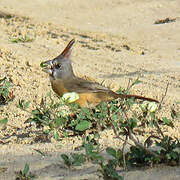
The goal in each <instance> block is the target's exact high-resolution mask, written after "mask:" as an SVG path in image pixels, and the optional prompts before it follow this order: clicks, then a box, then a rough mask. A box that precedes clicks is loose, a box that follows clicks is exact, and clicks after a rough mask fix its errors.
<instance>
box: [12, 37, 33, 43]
mask: <svg viewBox="0 0 180 180" xmlns="http://www.w3.org/2000/svg"><path fill="white" fill-rule="evenodd" d="M9 41H10V42H11V43H27V42H32V41H34V39H33V38H30V37H28V36H27V35H24V36H21V37H16V38H12V39H10V40H9Z"/></svg>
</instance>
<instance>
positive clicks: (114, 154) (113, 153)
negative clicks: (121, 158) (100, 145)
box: [106, 147, 116, 158]
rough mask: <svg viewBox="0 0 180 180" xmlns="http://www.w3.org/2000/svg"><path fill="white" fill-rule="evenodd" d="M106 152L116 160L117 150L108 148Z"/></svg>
mask: <svg viewBox="0 0 180 180" xmlns="http://www.w3.org/2000/svg"><path fill="white" fill-rule="evenodd" d="M106 152H107V153H108V154H110V155H111V156H113V157H114V158H116V150H115V149H113V148H111V147H108V148H106Z"/></svg>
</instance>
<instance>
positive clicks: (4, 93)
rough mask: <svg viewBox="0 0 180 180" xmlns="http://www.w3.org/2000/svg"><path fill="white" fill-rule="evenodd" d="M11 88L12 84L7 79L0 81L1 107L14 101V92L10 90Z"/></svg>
mask: <svg viewBox="0 0 180 180" xmlns="http://www.w3.org/2000/svg"><path fill="white" fill-rule="evenodd" d="M11 86H12V83H11V82H10V81H9V80H8V79H7V78H2V79H0V105H5V104H7V103H8V102H9V101H12V100H13V99H14V95H13V93H12V91H10V90H9V89H10V87H11Z"/></svg>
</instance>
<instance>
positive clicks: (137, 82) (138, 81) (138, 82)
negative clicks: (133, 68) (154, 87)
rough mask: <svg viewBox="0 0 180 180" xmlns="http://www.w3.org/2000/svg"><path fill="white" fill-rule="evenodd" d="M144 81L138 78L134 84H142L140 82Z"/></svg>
mask: <svg viewBox="0 0 180 180" xmlns="http://www.w3.org/2000/svg"><path fill="white" fill-rule="evenodd" d="M142 82H143V81H140V80H136V81H135V82H134V84H140V83H142Z"/></svg>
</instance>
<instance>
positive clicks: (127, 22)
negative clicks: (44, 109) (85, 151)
mask: <svg viewBox="0 0 180 180" xmlns="http://www.w3.org/2000/svg"><path fill="white" fill-rule="evenodd" d="M178 7H180V1H179V0H173V1H172V0H158V1H157V0H151V1H149V0H112V1H109V0H94V1H91V0H86V1H81V0H66V1H63V0H36V1H28V0H21V1H18V0H13V3H12V1H11V0H6V1H5V0H2V1H1V3H0V39H1V41H0V67H1V74H0V77H1V78H2V77H4V76H6V77H8V78H11V80H12V82H13V84H14V86H13V92H14V95H15V99H14V100H13V101H12V102H10V103H9V104H8V105H7V106H2V107H0V110H1V115H0V119H2V118H4V117H8V119H9V122H8V123H9V125H10V126H11V127H10V126H8V128H7V129H6V130H1V132H0V137H1V153H0V167H1V168H3V167H8V169H7V171H5V172H4V173H1V172H0V179H9V180H11V179H14V176H15V175H14V171H17V170H20V169H23V168H24V165H25V163H26V162H27V163H29V164H30V168H31V171H32V172H35V173H36V174H37V175H38V176H39V178H38V179H99V176H98V175H97V172H96V169H97V167H96V166H94V165H92V164H86V165H85V166H83V167H80V168H77V169H74V170H68V169H65V168H64V166H63V163H62V161H61V158H60V154H61V153H62V152H72V151H73V150H74V148H76V147H77V146H79V145H80V144H81V138H80V137H73V138H68V139H65V140H62V141H61V142H54V141H53V142H51V143H39V142H35V136H36V134H35V133H31V134H30V135H28V136H27V135H26V133H25V127H26V126H27V125H26V124H24V121H25V120H26V119H27V117H28V114H26V113H25V112H22V111H21V110H19V109H18V108H17V107H16V104H17V103H18V101H19V99H24V100H26V101H27V100H30V101H31V105H30V108H33V107H35V105H36V104H37V103H40V100H41V98H42V97H43V96H45V95H46V94H47V92H49V91H51V88H50V83H49V80H48V76H47V75H46V74H45V73H43V72H42V71H41V69H40V66H39V64H40V62H42V61H44V60H48V59H52V58H53V57H55V56H57V55H58V54H59V53H60V52H61V51H62V50H63V48H64V47H65V45H66V44H67V43H68V41H69V40H71V38H75V39H76V44H75V46H74V49H73V54H72V62H73V67H74V71H75V73H76V74H77V75H78V76H80V77H84V76H86V77H88V78H91V79H94V80H95V81H97V82H99V83H101V82H102V81H103V84H104V85H105V86H109V87H110V88H111V89H113V90H117V89H118V88H119V87H120V86H121V87H127V84H128V81H129V78H133V79H136V78H137V77H138V75H139V74H142V76H141V80H142V81H143V84H139V85H137V86H135V88H133V91H132V93H135V94H141V95H146V96H149V97H153V98H157V99H159V100H160V99H161V98H162V96H163V94H164V91H165V88H166V85H167V83H170V86H169V89H168V92H167V96H166V98H165V101H164V103H163V106H164V109H165V110H164V112H163V114H164V115H166V116H169V115H170V112H169V109H170V107H171V106H172V104H173V103H174V102H175V101H180V45H179V42H180V33H179V29H180V11H179V8H178ZM6 14H10V15H11V17H10V18H7V16H6ZM165 18H175V22H171V23H166V24H157V25H155V24H154V22H155V21H157V20H159V19H165ZM24 35H28V37H30V38H32V39H34V41H32V42H29V43H11V42H10V41H9V40H10V39H12V38H14V37H19V36H24ZM176 108H178V107H176ZM12 126H13V127H18V128H19V130H18V131H17V129H16V128H12ZM179 127H180V121H176V122H175V127H174V128H173V129H172V128H167V129H166V131H167V134H169V135H172V136H174V137H177V138H180V128H179ZM15 132H16V133H15ZM113 137H114V135H113V133H112V132H111V131H110V130H109V131H106V132H102V133H101V143H102V144H103V147H104V148H105V147H107V146H109V145H111V146H114V147H118V146H119V145H120V143H119V142H118V141H117V140H114V138H113ZM60 146H61V148H60ZM34 149H39V150H41V151H43V152H44V153H46V156H45V157H41V156H40V155H39V154H37V153H36V152H35V151H34ZM123 175H124V177H125V179H143V180H144V179H147V180H150V179H167V180H176V179H180V168H179V167H164V166H160V167H157V168H153V169H145V170H144V169H143V170H142V169H140V170H139V169H137V170H133V171H129V172H125V173H123Z"/></svg>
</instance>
